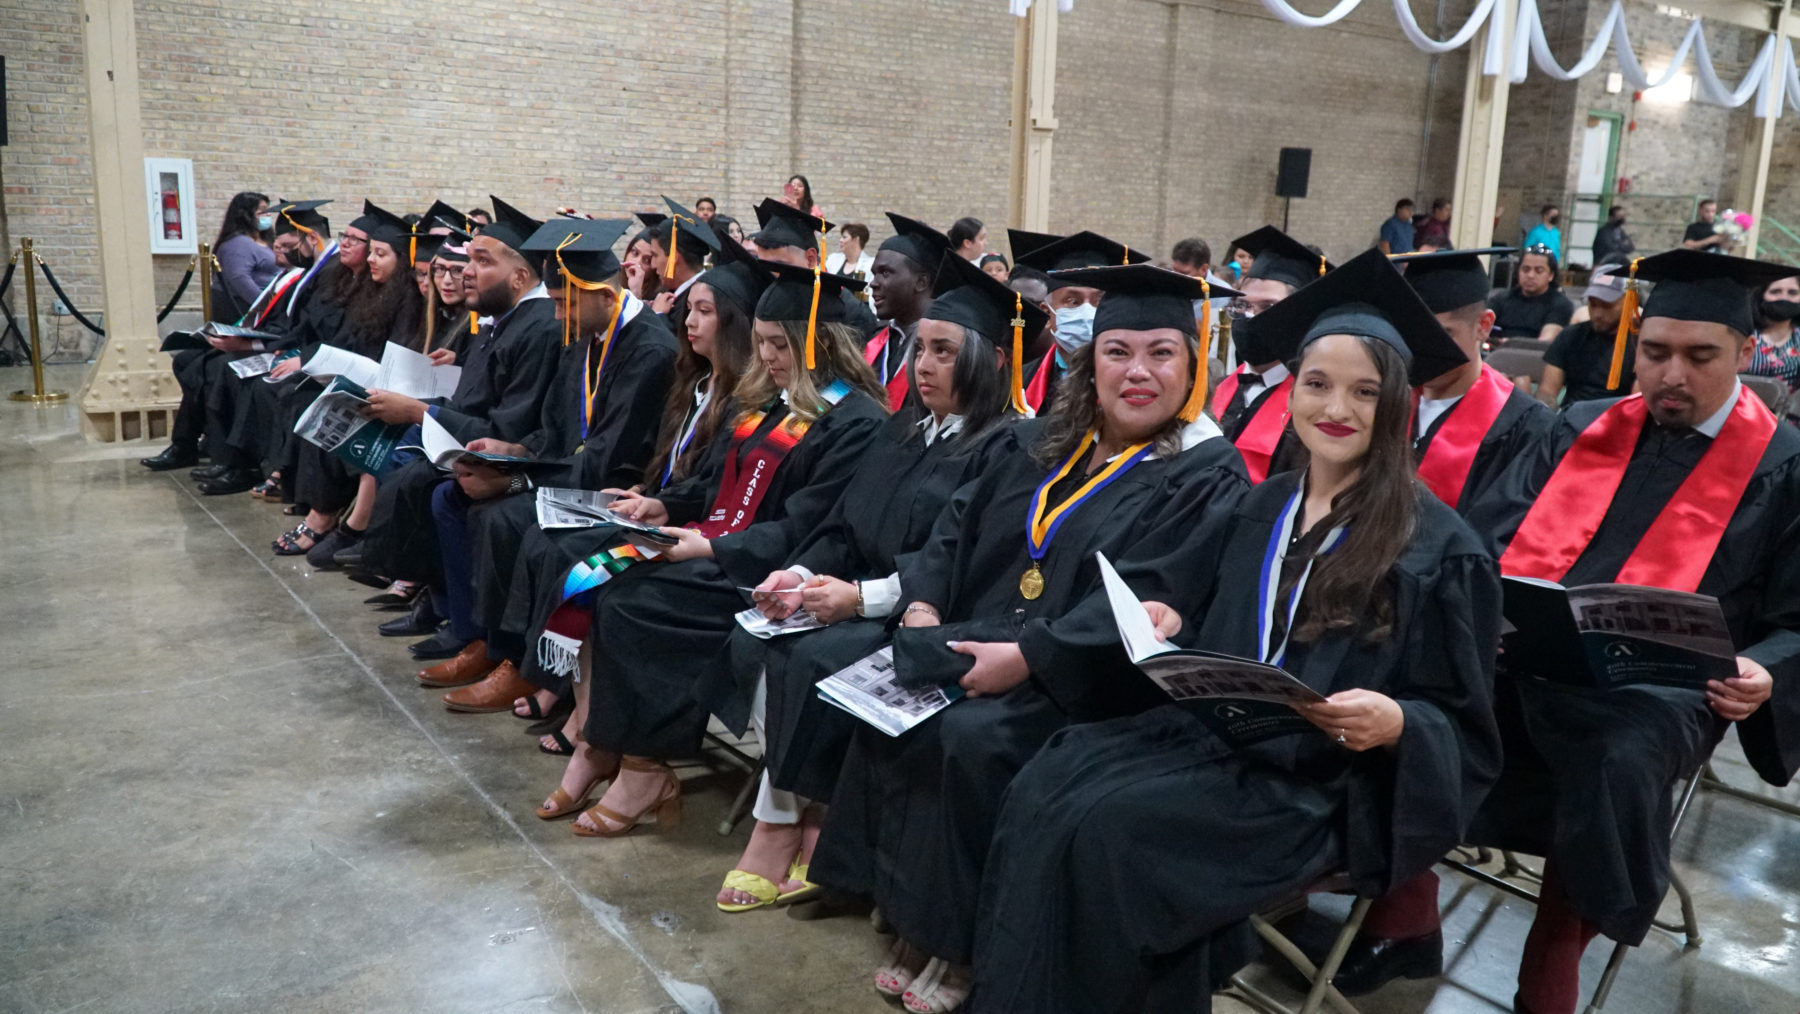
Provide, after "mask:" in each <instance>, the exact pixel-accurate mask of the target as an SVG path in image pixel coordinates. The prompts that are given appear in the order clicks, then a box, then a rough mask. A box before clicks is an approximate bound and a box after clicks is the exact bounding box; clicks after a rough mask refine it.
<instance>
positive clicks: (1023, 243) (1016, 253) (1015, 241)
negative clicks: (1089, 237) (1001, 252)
mask: <svg viewBox="0 0 1800 1014" xmlns="http://www.w3.org/2000/svg"><path fill="white" fill-rule="evenodd" d="M1059 239H1062V236H1060V235H1058V234H1057V233H1054V232H1027V231H1025V230H1024V229H1008V230H1006V245H1007V246H1009V247H1011V248H1012V255H1013V263H1014V264H1017V263H1018V262H1019V260H1020V258H1022V257H1024V256H1025V255H1027V254H1029V253H1031V252H1032V251H1033V250H1036V249H1038V248H1039V247H1046V246H1049V245H1050V244H1052V243H1054V242H1056V241H1057V240H1059ZM1030 266H1031V265H1029V264H1027V265H1026V267H1030Z"/></svg>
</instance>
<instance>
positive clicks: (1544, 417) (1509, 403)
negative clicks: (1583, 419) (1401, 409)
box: [1413, 387, 1556, 518]
mask: <svg viewBox="0 0 1800 1014" xmlns="http://www.w3.org/2000/svg"><path fill="white" fill-rule="evenodd" d="M1462 404H1463V403H1462V402H1461V401H1458V402H1457V403H1456V404H1454V405H1452V406H1450V408H1449V410H1448V411H1446V412H1444V413H1443V414H1441V415H1439V416H1438V417H1437V418H1436V419H1434V420H1432V423H1431V428H1430V429H1428V430H1426V431H1425V432H1424V433H1422V434H1420V433H1418V432H1417V426H1418V420H1417V418H1416V417H1415V418H1414V420H1413V425H1414V436H1413V457H1414V458H1415V459H1417V460H1419V461H1423V460H1425V452H1426V451H1427V450H1430V448H1431V439H1432V438H1433V437H1435V436H1437V435H1438V432H1439V431H1440V430H1442V429H1443V428H1444V426H1445V424H1446V423H1448V422H1449V421H1450V418H1451V417H1452V416H1454V415H1455V414H1456V413H1457V410H1459V409H1461V408H1462ZM1555 426H1556V413H1555V412H1552V411H1551V410H1550V408H1549V406H1547V405H1545V404H1544V403H1543V402H1541V401H1539V400H1537V399H1536V398H1533V397H1532V396H1531V395H1529V394H1526V393H1525V392H1524V391H1521V390H1519V389H1518V388H1516V387H1515V388H1513V390H1512V393H1511V394H1509V395H1508V396H1507V398H1506V404H1505V405H1504V406H1503V407H1502V408H1501V409H1500V414H1499V415H1498V416H1496V417H1495V418H1494V424H1493V425H1492V426H1489V427H1488V431H1487V434H1486V435H1485V436H1483V437H1482V438H1481V446H1480V447H1478V448H1476V450H1475V460H1474V461H1473V462H1471V463H1470V464H1469V477H1468V479H1467V480H1466V481H1465V482H1464V483H1463V490H1462V498H1461V500H1459V501H1458V502H1457V503H1453V504H1451V505H1450V506H1452V507H1455V508H1456V512H1457V513H1458V514H1459V515H1462V516H1463V517H1465V518H1466V517H1468V515H1469V511H1471V510H1473V509H1474V506H1475V504H1476V502H1477V501H1479V500H1480V499H1481V496H1482V494H1483V493H1484V492H1485V491H1486V490H1487V489H1488V487H1490V486H1492V485H1493V484H1494V481H1495V480H1496V479H1498V478H1499V477H1500V473H1501V472H1503V471H1505V469H1506V466H1508V465H1510V464H1512V462H1513V459H1515V458H1517V457H1518V456H1519V455H1520V454H1522V453H1524V452H1525V451H1526V450H1527V449H1528V448H1530V447H1531V446H1532V445H1533V444H1534V443H1536V442H1537V440H1538V438H1540V437H1542V436H1543V435H1544V434H1545V433H1548V432H1550V430H1551V429H1553V428H1554V427H1555Z"/></svg>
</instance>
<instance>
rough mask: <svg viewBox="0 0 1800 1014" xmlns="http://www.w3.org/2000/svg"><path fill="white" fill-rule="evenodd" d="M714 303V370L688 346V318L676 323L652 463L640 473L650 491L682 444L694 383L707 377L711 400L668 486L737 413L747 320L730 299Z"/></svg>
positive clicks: (746, 346)
mask: <svg viewBox="0 0 1800 1014" xmlns="http://www.w3.org/2000/svg"><path fill="white" fill-rule="evenodd" d="M688 291H689V292H692V291H693V290H692V289H689V290H688ZM713 305H714V306H716V307H718V314H719V328H718V332H717V334H716V335H715V336H714V337H713V344H714V346H715V347H716V348H717V349H718V358H719V363H718V365H717V366H714V365H713V363H712V361H711V360H709V359H707V358H706V357H705V356H703V355H701V354H700V353H698V352H695V351H694V346H693V345H692V344H691V343H689V342H688V338H687V318H686V317H685V316H683V317H682V319H681V320H678V321H676V322H675V338H676V342H677V343H678V344H679V345H680V346H681V351H680V352H679V353H677V355H676V357H675V377H674V379H673V380H671V381H670V382H669V397H668V400H667V401H666V402H665V403H664V404H663V414H662V425H661V426H660V427H658V429H657V431H656V459H655V460H654V461H652V462H650V467H649V468H648V469H646V470H645V471H644V487H645V488H646V489H655V488H656V487H657V485H658V484H659V483H660V482H661V480H662V474H663V469H665V468H667V467H668V466H669V456H670V455H672V454H674V453H675V444H676V443H677V442H678V441H680V440H681V430H682V424H684V423H686V422H687V414H688V410H689V409H691V408H693V406H694V385H695V384H698V383H699V382H700V378H701V377H704V376H706V375H707V374H709V373H710V374H712V380H711V381H710V382H709V388H710V390H711V396H710V397H709V398H708V399H707V401H706V410H705V411H703V412H701V413H700V420H699V421H698V422H696V423H695V424H694V439H693V440H692V441H690V442H689V443H688V450H687V453H686V454H683V455H681V456H680V457H678V458H676V459H675V468H674V470H673V471H672V472H670V473H669V480H670V481H671V482H673V481H674V480H676V479H679V478H681V477H683V476H685V475H687V474H688V472H689V470H690V469H692V468H693V466H694V463H695V462H696V461H699V460H700V459H701V458H702V457H703V456H704V451H705V448H706V446H707V444H709V443H711V442H712V438H713V436H714V435H715V434H717V433H718V432H719V426H720V425H721V424H722V423H724V422H725V421H726V420H727V419H728V418H730V417H732V416H735V415H736V409H735V408H734V405H735V404H736V403H735V402H734V401H733V400H732V397H731V394H732V391H734V390H736V389H737V384H738V380H739V379H740V378H742V377H743V375H744V371H745V370H747V369H749V368H750V357H751V355H752V352H751V349H750V316H749V315H748V314H746V313H745V312H744V311H742V310H740V309H738V306H737V304H735V303H733V302H731V301H730V300H726V299H715V300H714V301H713Z"/></svg>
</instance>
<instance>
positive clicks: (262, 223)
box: [256, 215, 275, 232]
mask: <svg viewBox="0 0 1800 1014" xmlns="http://www.w3.org/2000/svg"><path fill="white" fill-rule="evenodd" d="M256 228H257V229H258V230H260V231H262V232H268V231H269V230H270V229H273V228H275V216H274V215H258V216H257V217H256Z"/></svg>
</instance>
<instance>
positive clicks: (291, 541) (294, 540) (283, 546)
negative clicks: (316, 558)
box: [269, 522, 325, 556]
mask: <svg viewBox="0 0 1800 1014" xmlns="http://www.w3.org/2000/svg"><path fill="white" fill-rule="evenodd" d="M324 537H325V533H324V532H315V531H313V530H312V529H311V528H308V527H307V526H306V524H305V523H304V522H302V523H301V524H298V525H295V526H294V530H293V531H291V532H282V533H281V537H280V538H278V539H276V540H275V541H274V542H271V543H269V547H270V548H271V549H273V550H275V555H276V556H300V555H302V554H304V553H305V552H306V551H307V550H309V549H311V548H312V546H302V545H301V544H300V540H301V539H311V540H312V542H313V546H316V545H318V544H319V540H320V539H322V538H324Z"/></svg>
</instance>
